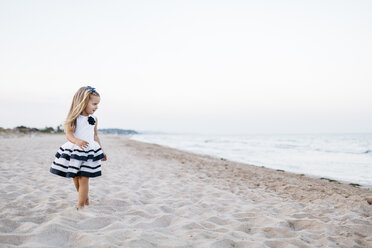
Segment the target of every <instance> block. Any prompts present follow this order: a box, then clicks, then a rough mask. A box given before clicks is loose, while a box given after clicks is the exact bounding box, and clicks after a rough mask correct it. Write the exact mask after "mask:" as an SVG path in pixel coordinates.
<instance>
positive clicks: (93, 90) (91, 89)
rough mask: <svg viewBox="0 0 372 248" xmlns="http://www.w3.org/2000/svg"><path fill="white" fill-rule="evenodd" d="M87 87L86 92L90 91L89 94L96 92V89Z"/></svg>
mask: <svg viewBox="0 0 372 248" xmlns="http://www.w3.org/2000/svg"><path fill="white" fill-rule="evenodd" d="M87 87H88V90H90V92H91V93H93V92H96V88H93V87H90V86H87Z"/></svg>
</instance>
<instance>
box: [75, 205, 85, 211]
mask: <svg viewBox="0 0 372 248" xmlns="http://www.w3.org/2000/svg"><path fill="white" fill-rule="evenodd" d="M83 208H84V205H83V206H80V205H78V206H77V208H76V210H83Z"/></svg>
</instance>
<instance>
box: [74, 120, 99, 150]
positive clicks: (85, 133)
mask: <svg viewBox="0 0 372 248" xmlns="http://www.w3.org/2000/svg"><path fill="white" fill-rule="evenodd" d="M89 117H92V118H93V119H94V122H95V121H96V117H95V116H93V115H89V116H84V115H79V116H78V118H77V119H76V128H75V133H74V136H75V137H76V138H78V139H82V140H85V141H87V142H89V143H90V144H92V143H95V142H94V127H95V124H94V125H91V124H89V122H88V118H89Z"/></svg>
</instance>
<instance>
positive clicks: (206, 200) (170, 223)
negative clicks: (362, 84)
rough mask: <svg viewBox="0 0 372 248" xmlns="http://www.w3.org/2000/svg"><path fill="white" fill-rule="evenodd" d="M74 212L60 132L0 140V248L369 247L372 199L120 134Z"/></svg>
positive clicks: (360, 191)
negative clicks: (62, 172) (59, 170)
mask: <svg viewBox="0 0 372 248" xmlns="http://www.w3.org/2000/svg"><path fill="white" fill-rule="evenodd" d="M100 138H101V141H102V144H103V145H104V148H105V151H106V152H107V154H108V161H107V162H103V168H102V174H103V175H102V176H101V177H98V178H93V179H91V180H90V203H91V204H90V206H88V207H86V208H85V209H84V210H83V211H76V202H77V193H76V192H75V188H74V185H73V182H72V180H71V179H66V178H62V177H58V176H56V175H53V174H51V173H50V172H49V167H50V163H51V162H52V161H53V157H54V154H55V152H56V151H57V149H58V147H59V146H60V145H61V144H63V143H64V142H65V137H64V136H63V135H23V136H20V137H12V136H6V137H5V136H3V137H1V138H0V172H1V173H0V247H164V248H165V247H224V248H225V247H348V248H349V247H372V217H371V214H372V205H370V204H371V203H372V192H371V190H370V189H364V188H358V187H353V186H350V185H348V184H340V183H336V182H329V181H326V180H320V179H314V178H308V177H305V176H301V175H295V174H291V173H287V172H280V171H276V170H271V169H267V168H261V167H256V166H251V165H246V164H242V163H235V162H231V161H228V160H221V159H219V158H213V157H210V156H202V155H196V154H192V153H187V152H183V151H179V150H176V149H171V148H167V147H163V146H159V145H154V144H147V143H142V142H138V141H133V140H130V139H125V138H120V137H117V136H109V135H101V136H100Z"/></svg>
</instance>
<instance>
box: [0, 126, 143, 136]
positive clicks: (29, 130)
mask: <svg viewBox="0 0 372 248" xmlns="http://www.w3.org/2000/svg"><path fill="white" fill-rule="evenodd" d="M63 132H64V131H63V129H62V125H59V126H57V127H56V128H53V127H45V128H36V127H26V126H23V125H21V126H17V127H14V128H2V127H0V133H3V134H33V133H63ZM98 132H100V133H104V134H124V135H125V134H141V133H140V132H137V131H135V130H130V129H121V128H103V129H98Z"/></svg>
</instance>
